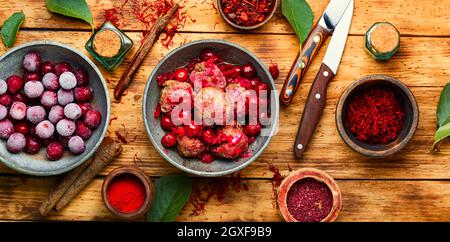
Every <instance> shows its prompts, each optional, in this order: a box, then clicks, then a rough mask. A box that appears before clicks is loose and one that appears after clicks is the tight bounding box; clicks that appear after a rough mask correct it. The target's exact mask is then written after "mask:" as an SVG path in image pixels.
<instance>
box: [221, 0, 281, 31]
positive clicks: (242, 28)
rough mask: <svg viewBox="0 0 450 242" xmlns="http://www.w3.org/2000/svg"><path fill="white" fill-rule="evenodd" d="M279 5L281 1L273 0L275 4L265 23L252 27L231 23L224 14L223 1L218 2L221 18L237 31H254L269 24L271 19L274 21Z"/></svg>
mask: <svg viewBox="0 0 450 242" xmlns="http://www.w3.org/2000/svg"><path fill="white" fill-rule="evenodd" d="M278 5H279V0H273V4H272V6H271V10H270V14H269V15H268V16H267V17H266V19H264V21H262V22H261V23H259V24H256V25H252V26H242V25H239V24H236V23H234V22H233V21H231V20H230V19H229V18H228V16H227V15H226V14H225V13H224V12H223V7H222V1H221V0H217V7H218V8H219V12H220V16H222V18H223V19H224V20H225V21H226V22H227V23H228V24H229V25H231V26H233V27H234V28H236V29H240V30H254V29H257V28H260V27H262V26H263V25H265V24H266V23H267V22H269V21H270V19H272V17H273V15H275V12H276V11H277V8H278Z"/></svg>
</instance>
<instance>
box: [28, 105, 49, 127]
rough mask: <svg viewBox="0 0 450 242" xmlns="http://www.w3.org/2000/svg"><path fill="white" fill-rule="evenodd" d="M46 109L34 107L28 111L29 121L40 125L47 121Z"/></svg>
mask: <svg viewBox="0 0 450 242" xmlns="http://www.w3.org/2000/svg"><path fill="white" fill-rule="evenodd" d="M45 115H47V113H46V112H45V109H44V108H43V107H42V106H33V107H29V108H28V109H27V120H28V121H30V122H31V123H32V124H38V123H40V122H41V121H42V120H44V119H45Z"/></svg>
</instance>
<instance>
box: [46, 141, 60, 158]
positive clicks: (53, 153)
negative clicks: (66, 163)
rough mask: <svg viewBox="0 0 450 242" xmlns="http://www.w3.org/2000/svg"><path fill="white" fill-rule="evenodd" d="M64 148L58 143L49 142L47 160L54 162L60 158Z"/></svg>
mask: <svg viewBox="0 0 450 242" xmlns="http://www.w3.org/2000/svg"><path fill="white" fill-rule="evenodd" d="M63 154H64V147H63V146H62V144H60V143H58V142H51V143H50V144H48V145H47V159H49V160H52V161H55V160H59V159H61V158H62V156H63Z"/></svg>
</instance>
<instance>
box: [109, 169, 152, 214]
mask: <svg viewBox="0 0 450 242" xmlns="http://www.w3.org/2000/svg"><path fill="white" fill-rule="evenodd" d="M120 175H131V176H135V177H137V178H138V179H139V180H140V181H141V182H142V184H143V185H144V189H145V194H146V196H145V201H144V204H143V205H142V207H141V208H140V209H138V210H136V211H135V212H133V213H122V212H120V211H118V210H116V209H115V208H114V207H113V206H112V205H111V203H110V202H109V200H108V197H107V194H106V192H107V191H108V188H109V185H110V184H111V182H112V180H114V178H116V177H118V176H120ZM153 197H154V191H153V183H152V180H151V179H150V178H149V177H148V176H147V175H146V174H145V173H144V171H142V170H141V169H139V168H137V167H134V166H125V167H119V168H116V169H114V170H113V171H111V172H110V173H109V174H108V175H107V176H106V178H105V180H104V181H103V185H102V198H103V202H104V203H105V206H106V207H107V208H108V210H109V211H111V213H113V214H114V215H116V216H117V217H119V218H121V219H126V220H131V219H136V218H139V217H141V216H143V215H144V214H145V213H147V211H148V209H149V208H150V207H151V206H152V203H153Z"/></svg>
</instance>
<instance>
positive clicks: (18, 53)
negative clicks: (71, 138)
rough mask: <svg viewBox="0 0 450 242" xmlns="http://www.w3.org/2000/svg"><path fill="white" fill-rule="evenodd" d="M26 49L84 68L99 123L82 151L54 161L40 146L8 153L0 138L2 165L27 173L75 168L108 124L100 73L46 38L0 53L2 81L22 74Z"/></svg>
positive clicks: (55, 172)
mask: <svg viewBox="0 0 450 242" xmlns="http://www.w3.org/2000/svg"><path fill="white" fill-rule="evenodd" d="M29 51H38V52H39V53H40V54H41V56H42V60H43V61H46V60H49V61H52V62H53V63H57V62H62V61H66V62H68V63H70V64H71V65H72V67H74V68H75V69H78V68H81V69H84V70H85V71H86V72H87V73H88V75H89V86H90V87H91V88H92V89H93V90H94V93H95V95H94V97H95V98H94V100H93V101H92V102H91V104H92V105H93V107H96V108H97V109H98V110H99V111H100V113H101V114H102V122H101V124H100V125H99V127H98V128H97V129H96V130H95V131H94V132H93V133H92V136H91V138H89V140H88V141H87V142H86V150H85V151H84V153H82V154H80V155H72V154H70V152H68V151H66V152H64V156H63V157H62V158H61V159H60V160H58V161H49V160H47V159H46V157H45V153H46V151H45V149H44V148H41V150H40V152H39V153H38V154H36V155H29V154H26V153H24V152H22V153H19V154H12V153H9V152H8V150H7V149H6V144H5V143H6V141H5V140H1V141H0V160H1V161H2V162H3V163H4V164H5V165H6V166H8V167H10V168H12V169H14V170H16V171H19V172H22V173H25V174H29V175H35V176H51V175H58V174H61V173H64V172H67V171H69V170H71V169H73V168H75V167H77V166H78V165H80V164H82V163H83V162H84V161H85V160H87V159H89V158H90V157H91V156H92V155H93V154H94V152H95V151H96V150H97V148H98V147H99V145H100V143H101V142H102V140H103V138H104V136H105V134H106V130H107V128H108V123H109V114H110V101H109V95H108V90H107V87H106V83H105V80H104V79H103V76H102V74H101V72H100V71H99V69H98V68H97V67H96V66H95V64H94V63H93V62H92V61H91V60H90V59H89V58H88V57H86V56H85V55H84V54H83V53H81V52H80V51H78V50H76V49H74V48H72V47H69V46H67V45H64V44H61V43H56V42H49V41H37V42H30V43H27V44H24V45H21V46H18V47H15V48H13V49H11V50H9V51H8V52H6V53H5V54H3V55H2V56H1V57H0V78H1V79H4V80H5V79H6V78H7V77H8V76H10V75H14V74H17V75H22V74H23V72H24V70H23V68H22V60H23V57H24V55H25V54H26V53H28V52H29Z"/></svg>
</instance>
